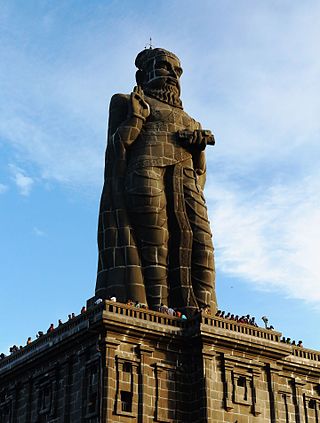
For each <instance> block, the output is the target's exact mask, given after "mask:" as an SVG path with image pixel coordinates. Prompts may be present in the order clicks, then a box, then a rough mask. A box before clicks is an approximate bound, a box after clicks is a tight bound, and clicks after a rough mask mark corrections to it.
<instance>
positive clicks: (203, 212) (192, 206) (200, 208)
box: [183, 167, 217, 311]
mask: <svg viewBox="0 0 320 423" xmlns="http://www.w3.org/2000/svg"><path fill="white" fill-rule="evenodd" d="M183 179H184V180H183V189H184V199H185V205H186V212H187V215H188V218H189V223H190V226H191V228H192V232H193V245H192V258H191V279H192V286H193V292H194V294H195V296H196V299H197V302H198V305H199V307H205V306H208V305H209V306H210V307H211V309H212V311H215V309H216V307H217V302H216V295H215V267H214V255H213V244H212V234H211V230H210V223H209V219H208V213H207V207H206V204H205V199H204V196H203V192H202V189H201V187H200V185H198V184H197V180H196V174H195V171H194V170H193V169H192V168H189V167H187V168H184V170H183Z"/></svg>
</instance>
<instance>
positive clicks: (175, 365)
mask: <svg viewBox="0 0 320 423" xmlns="http://www.w3.org/2000/svg"><path fill="white" fill-rule="evenodd" d="M280 339H281V334H280V333H279V332H276V331H270V330H266V329H262V328H257V327H253V326H250V325H246V324H243V323H237V322H233V321H229V320H225V319H221V318H218V317H213V316H209V315H198V316H196V317H194V318H192V319H189V320H182V319H179V318H177V317H173V316H169V315H164V314H162V313H157V312H154V311H150V310H145V309H139V308H134V307H130V306H126V305H123V304H119V303H114V302H109V301H106V302H103V303H101V304H99V305H96V306H93V307H91V308H89V309H88V311H87V312H86V313H85V314H82V315H80V316H78V317H76V318H75V319H72V320H71V321H68V322H67V323H65V324H64V325H62V326H60V327H58V328H57V329H56V330H55V331H54V332H52V333H50V334H47V335H44V336H43V337H41V338H39V339H37V340H36V341H34V342H33V343H32V344H30V345H28V346H26V347H25V348H24V349H23V350H20V351H18V352H16V353H14V354H12V355H10V356H9V357H6V358H5V359H3V360H1V361H0V422H1V423H3V422H6V423H8V422H10V423H14V422H17V423H22V422H26V423H28V422H30V423H31V422H56V423H57V422H64V423H65V422H70V423H71V422H72V423H79V422H90V423H93V422H172V423H174V422H181V423H187V422H192V423H195V422H199V423H200V422H201V423H202V422H212V423H213V422H215V423H217V422H218V423H223V422H230V423H231V422H232V423H235V422H237V423H251V422H257V423H264V422H271V423H275V422H279V423H289V422H290V423H291V422H299V423H302V422H303V423H304V422H305V423H319V418H320V415H319V413H320V410H319V404H320V353H319V352H317V351H313V350H307V349H305V348H298V347H295V346H291V345H287V344H284V343H281V342H280Z"/></svg>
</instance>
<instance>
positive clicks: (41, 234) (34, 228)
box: [33, 226, 46, 237]
mask: <svg viewBox="0 0 320 423" xmlns="http://www.w3.org/2000/svg"><path fill="white" fill-rule="evenodd" d="M33 233H34V234H35V235H36V236H38V237H43V236H45V235H46V233H45V232H44V231H43V230H41V229H39V228H38V227H37V226H34V227H33Z"/></svg>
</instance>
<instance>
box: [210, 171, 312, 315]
mask: <svg viewBox="0 0 320 423" xmlns="http://www.w3.org/2000/svg"><path fill="white" fill-rule="evenodd" d="M319 177H320V175H319V174H317V175H313V177H312V178H311V177H310V178H305V180H303V181H300V182H299V183H295V184H291V185H290V186H283V185H277V186H272V187H269V188H268V189H267V190H265V191H264V192H259V191H255V192H251V193H250V192H249V191H248V192H246V193H244V192H243V191H241V190H240V188H239V186H238V187H230V186H229V187H224V186H222V185H219V183H217V184H211V185H210V186H209V187H208V189H207V190H206V194H207V198H208V203H209V210H210V213H211V222H212V227H213V232H214V239H215V244H216V259H217V266H218V267H219V268H220V269H221V270H222V271H223V272H225V273H228V274H230V275H233V276H235V277H241V278H243V279H245V280H247V281H249V282H251V283H253V284H254V285H255V286H256V287H258V288H259V289H262V290H272V289H280V290H282V291H283V292H286V293H287V294H288V295H290V296H291V297H294V298H300V299H303V300H306V301H309V302H311V303H314V304H317V306H318V307H320V290H319V279H320V272H319V263H318V262H319V258H318V252H319V251H320V200H319V195H318V193H319V189H320V182H319V181H320V178H319ZM315 180H317V181H318V183H317V184H315V183H314V181H315Z"/></svg>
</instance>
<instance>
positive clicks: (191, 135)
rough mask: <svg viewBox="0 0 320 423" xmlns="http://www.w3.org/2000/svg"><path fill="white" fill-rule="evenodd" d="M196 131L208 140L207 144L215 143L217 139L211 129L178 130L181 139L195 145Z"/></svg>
mask: <svg viewBox="0 0 320 423" xmlns="http://www.w3.org/2000/svg"><path fill="white" fill-rule="evenodd" d="M195 132H198V133H200V134H201V138H203V139H204V140H205V142H206V145H214V144H215V139H214V135H213V133H212V132H211V131H210V130H209V129H199V130H198V131H178V137H179V139H180V140H183V141H186V142H187V143H188V144H190V145H193V144H195V143H196V142H195V139H196V138H197V137H196V136H195Z"/></svg>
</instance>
